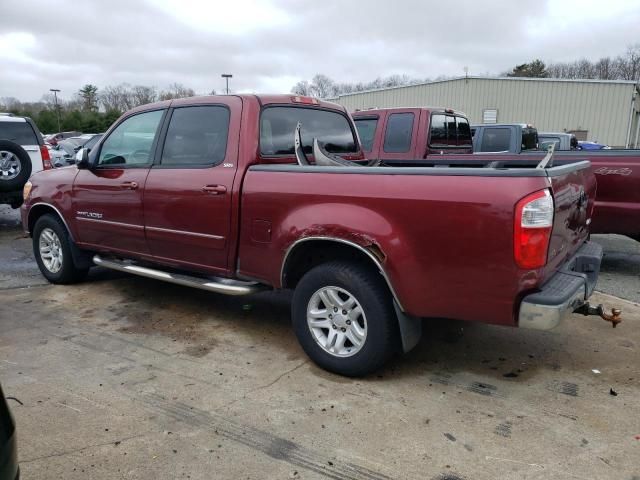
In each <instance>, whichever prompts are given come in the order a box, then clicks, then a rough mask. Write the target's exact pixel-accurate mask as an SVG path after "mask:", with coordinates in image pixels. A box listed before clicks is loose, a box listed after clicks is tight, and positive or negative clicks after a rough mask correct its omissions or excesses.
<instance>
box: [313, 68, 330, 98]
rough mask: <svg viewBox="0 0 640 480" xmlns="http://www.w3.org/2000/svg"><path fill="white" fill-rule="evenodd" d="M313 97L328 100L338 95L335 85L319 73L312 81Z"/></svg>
mask: <svg viewBox="0 0 640 480" xmlns="http://www.w3.org/2000/svg"><path fill="white" fill-rule="evenodd" d="M311 85H312V87H311V95H313V96H314V97H318V98H328V97H333V96H335V95H336V88H335V83H334V81H333V80H331V79H330V78H329V77H327V76H326V75H323V74H321V73H317V74H316V75H314V77H313V78H312V79H311Z"/></svg>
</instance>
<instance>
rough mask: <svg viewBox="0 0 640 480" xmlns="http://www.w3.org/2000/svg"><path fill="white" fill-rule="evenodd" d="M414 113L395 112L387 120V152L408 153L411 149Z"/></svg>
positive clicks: (385, 138) (384, 146) (385, 146)
mask: <svg viewBox="0 0 640 480" xmlns="http://www.w3.org/2000/svg"><path fill="white" fill-rule="evenodd" d="M414 118H415V115H414V114H413V113H393V114H391V115H389V118H388V120H387V129H386V131H385V134H384V145H383V150H384V151H385V152H386V153H406V152H408V151H409V150H410V149H411V138H412V134H413V122H414Z"/></svg>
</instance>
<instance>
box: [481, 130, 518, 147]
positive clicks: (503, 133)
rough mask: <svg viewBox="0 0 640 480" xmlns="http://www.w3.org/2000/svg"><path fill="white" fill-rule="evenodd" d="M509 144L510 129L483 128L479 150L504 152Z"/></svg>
mask: <svg viewBox="0 0 640 480" xmlns="http://www.w3.org/2000/svg"><path fill="white" fill-rule="evenodd" d="M510 145H511V129H510V128H509V127H504V128H500V127H498V128H485V129H484V132H483V133H482V143H481V145H480V151H481V152H505V151H509V146H510Z"/></svg>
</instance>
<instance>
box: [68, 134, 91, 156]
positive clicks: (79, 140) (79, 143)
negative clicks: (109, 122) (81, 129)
mask: <svg viewBox="0 0 640 480" xmlns="http://www.w3.org/2000/svg"><path fill="white" fill-rule="evenodd" d="M96 135H98V134H97V133H83V134H82V135H79V136H77V137H70V138H69V139H68V140H69V141H70V142H73V143H75V144H76V147H75V151H76V152H77V151H78V150H80V149H81V148H82V147H83V146H84V145H85V144H86V143H87V142H88V141H89V140H91V139H92V138H93V137H95V136H96Z"/></svg>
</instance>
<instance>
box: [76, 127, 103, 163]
mask: <svg viewBox="0 0 640 480" xmlns="http://www.w3.org/2000/svg"><path fill="white" fill-rule="evenodd" d="M103 135H104V133H96V134H95V135H93V136H92V137H91V138H90V139H89V140H88V141H87V142H86V143H85V144H84V145H82V147H81V148H80V149H79V150H78V151H77V152H76V156H75V160H76V162H79V161H80V160H82V155H83V150H84V149H86V150H87V152H91V149H92V148H93V147H94V146H95V145H96V144H97V143H98V142H99V141H100V139H101V138H102V137H103Z"/></svg>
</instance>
